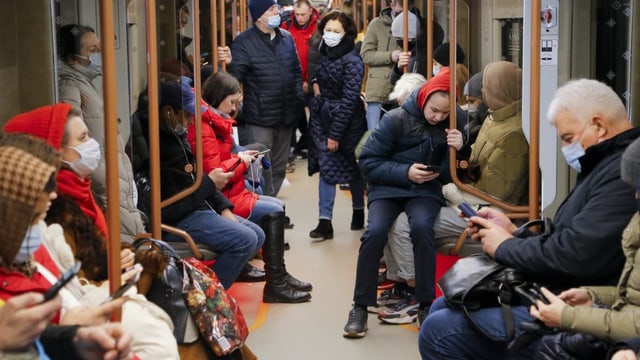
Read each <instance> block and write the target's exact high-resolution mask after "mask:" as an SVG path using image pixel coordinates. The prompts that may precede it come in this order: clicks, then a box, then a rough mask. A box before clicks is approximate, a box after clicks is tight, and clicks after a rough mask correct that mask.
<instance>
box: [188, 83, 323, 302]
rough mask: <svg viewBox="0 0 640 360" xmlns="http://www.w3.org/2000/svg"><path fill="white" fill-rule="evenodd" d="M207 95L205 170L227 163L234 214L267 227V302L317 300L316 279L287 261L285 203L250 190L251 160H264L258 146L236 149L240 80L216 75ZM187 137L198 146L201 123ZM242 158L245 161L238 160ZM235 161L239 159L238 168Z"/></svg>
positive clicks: (264, 250) (227, 192) (206, 88)
mask: <svg viewBox="0 0 640 360" xmlns="http://www.w3.org/2000/svg"><path fill="white" fill-rule="evenodd" d="M202 98H203V100H204V101H206V102H207V104H209V107H208V108H207V109H206V110H205V111H204V112H203V114H202V148H203V150H202V153H203V164H204V165H203V166H204V171H205V172H208V171H212V170H213V169H216V168H222V169H223V170H224V171H225V172H227V171H233V176H232V177H231V179H230V180H229V182H228V183H227V185H226V186H225V187H224V188H223V189H222V193H223V194H224V195H225V196H226V197H227V198H228V199H229V200H230V201H231V202H232V203H233V213H234V214H236V215H238V216H241V217H244V218H246V219H248V220H249V221H251V222H253V223H255V224H258V225H260V226H261V227H262V229H263V230H264V232H265V235H266V239H265V242H264V245H263V246H262V257H263V260H264V262H265V272H266V282H267V283H266V284H265V287H264V292H263V301H264V302H267V303H274V302H281V303H299V302H305V301H308V300H310V299H311V294H309V291H311V289H312V285H311V284H310V283H307V282H304V281H300V280H298V279H296V278H294V277H293V276H291V274H289V272H288V271H287V269H286V266H285V264H284V229H285V211H284V207H285V206H284V202H283V201H282V200H280V199H278V198H275V197H272V196H266V195H259V194H257V193H255V192H252V191H249V190H247V188H246V187H245V183H244V174H245V172H246V171H247V169H249V170H250V169H251V164H252V163H253V162H256V161H260V159H259V158H258V156H257V154H258V151H256V150H247V151H244V152H239V153H237V154H233V153H232V149H233V148H234V141H233V137H232V132H233V129H232V126H233V123H234V120H233V119H232V117H231V115H232V114H233V113H234V112H236V111H237V110H238V105H239V103H240V100H241V98H242V92H241V87H240V83H239V82H238V80H236V78H234V77H233V76H231V75H229V74H227V73H225V72H217V73H215V74H213V75H211V76H210V77H209V78H208V79H207V80H206V81H205V83H204V85H203V89H202ZM187 140H188V141H189V143H190V144H191V147H192V148H195V140H196V139H195V125H194V124H191V125H190V126H189V128H188V129H187ZM238 159H241V160H242V161H241V162H238ZM234 164H239V165H237V167H235V169H233V170H232V168H233V166H234Z"/></svg>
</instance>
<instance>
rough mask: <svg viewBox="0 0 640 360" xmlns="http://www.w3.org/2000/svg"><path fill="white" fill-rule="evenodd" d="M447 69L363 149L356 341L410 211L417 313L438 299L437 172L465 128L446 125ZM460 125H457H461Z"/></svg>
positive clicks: (351, 325) (353, 319)
mask: <svg viewBox="0 0 640 360" xmlns="http://www.w3.org/2000/svg"><path fill="white" fill-rule="evenodd" d="M449 87H450V84H449V69H448V68H445V69H443V70H442V71H441V73H440V74H439V75H438V76H436V77H434V78H432V79H431V80H430V81H429V82H427V83H426V84H425V85H424V86H422V87H421V88H420V90H418V91H417V92H414V93H413V94H412V95H411V96H410V97H409V99H407V101H405V103H404V104H403V106H402V108H398V109H395V110H393V111H391V112H389V113H387V114H385V115H384V117H383V118H382V120H381V121H380V124H378V126H377V127H376V128H375V129H374V130H373V131H372V133H371V136H369V138H368V139H367V141H366V142H365V144H364V147H363V149H362V153H361V154H360V159H359V161H360V168H361V170H362V172H363V175H364V176H365V178H366V179H367V181H368V183H369V196H368V201H369V204H368V206H369V212H368V217H367V230H366V231H365V233H364V234H363V235H362V243H361V245H360V251H359V253H358V265H357V270H356V283H355V289H354V296H353V300H354V304H353V308H352V309H351V311H350V312H349V319H348V321H347V324H346V325H345V327H344V333H343V336H345V337H348V338H361V337H363V336H364V335H365V333H366V331H367V306H374V305H375V304H376V282H377V275H378V265H379V262H380V258H381V257H382V254H383V250H384V246H385V245H386V243H387V233H388V232H389V229H390V228H391V224H392V223H393V221H394V220H395V219H396V217H397V216H398V214H400V213H401V212H402V211H406V212H407V216H408V217H409V224H410V228H411V240H412V242H413V245H414V262H415V266H416V294H415V296H416V300H417V302H419V303H420V305H419V306H420V308H419V310H418V311H422V312H425V313H426V312H427V311H428V309H429V306H430V305H431V302H432V301H433V299H434V297H435V288H434V285H435V257H436V252H435V251H436V249H435V239H434V237H433V223H434V222H435V220H436V217H437V216H438V212H439V211H440V207H441V206H442V205H444V199H443V198H442V193H441V192H440V187H441V186H442V184H441V182H440V178H439V176H440V173H439V172H438V171H433V170H430V168H429V166H430V165H432V166H438V167H439V168H440V167H441V168H442V169H443V170H442V171H444V169H446V168H447V167H446V164H445V163H446V162H447V160H448V156H447V154H448V150H449V146H453V147H455V148H456V149H460V148H462V145H463V140H462V133H461V132H460V131H459V130H458V129H448V122H447V121H446V120H447V119H448V117H449ZM460 128H462V126H460Z"/></svg>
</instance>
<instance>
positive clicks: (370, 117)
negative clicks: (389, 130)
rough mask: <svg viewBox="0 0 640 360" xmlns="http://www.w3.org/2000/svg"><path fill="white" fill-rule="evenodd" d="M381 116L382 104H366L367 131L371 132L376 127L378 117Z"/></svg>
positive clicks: (378, 120)
mask: <svg viewBox="0 0 640 360" xmlns="http://www.w3.org/2000/svg"><path fill="white" fill-rule="evenodd" d="M381 114H382V103H379V102H368V103H367V129H368V130H373V129H375V128H376V126H378V123H379V122H380V117H381V116H380V115H381Z"/></svg>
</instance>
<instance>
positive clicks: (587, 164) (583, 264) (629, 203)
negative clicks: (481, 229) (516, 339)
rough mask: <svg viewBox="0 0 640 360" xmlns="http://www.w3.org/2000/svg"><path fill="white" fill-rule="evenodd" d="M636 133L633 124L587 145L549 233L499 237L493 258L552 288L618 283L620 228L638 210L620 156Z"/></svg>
mask: <svg viewBox="0 0 640 360" xmlns="http://www.w3.org/2000/svg"><path fill="white" fill-rule="evenodd" d="M638 136H640V129H631V130H627V131H625V132H623V133H622V134H619V135H617V136H615V137H613V138H612V139H609V140H607V141H604V142H601V143H599V144H596V145H593V146H591V147H590V148H588V149H587V151H586V154H585V155H584V156H582V157H581V158H580V163H581V167H582V172H581V173H580V175H579V177H578V183H577V184H576V186H575V188H574V189H573V190H572V191H571V193H570V194H569V196H568V197H567V198H566V199H565V200H564V202H563V203H562V204H561V205H560V208H559V209H558V211H557V212H556V215H555V217H554V218H553V227H554V229H553V232H552V233H551V234H548V235H536V236H529V237H525V238H513V239H510V240H507V241H505V242H503V243H502V244H500V246H498V249H497V250H496V253H495V259H496V261H498V262H499V263H501V264H505V265H507V266H511V267H513V268H516V269H519V270H522V271H524V272H526V273H527V274H528V275H529V276H531V277H532V278H533V279H534V280H538V281H540V282H543V283H546V284H549V285H551V286H552V287H553V288H556V289H567V288H571V287H576V286H581V285H616V283H617V282H618V278H619V277H620V273H621V272H622V267H623V265H624V261H625V258H624V255H623V253H622V245H621V239H622V231H623V230H624V228H625V227H626V226H627V224H628V223H629V220H631V217H632V216H633V214H634V213H635V212H636V211H637V207H636V200H635V199H634V189H633V188H632V187H631V186H629V185H627V184H625V183H623V182H622V180H621V179H620V160H621V158H622V153H623V152H624V150H625V148H626V147H627V145H629V143H631V142H632V141H633V140H634V139H636V138H637V137H638Z"/></svg>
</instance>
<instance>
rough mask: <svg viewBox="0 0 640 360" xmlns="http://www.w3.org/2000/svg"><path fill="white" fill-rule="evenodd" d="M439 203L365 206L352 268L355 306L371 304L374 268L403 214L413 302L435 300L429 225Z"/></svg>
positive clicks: (422, 200) (418, 200)
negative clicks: (412, 272)
mask: <svg viewBox="0 0 640 360" xmlns="http://www.w3.org/2000/svg"><path fill="white" fill-rule="evenodd" d="M440 207H441V206H440V203H439V202H438V201H437V200H435V199H432V198H428V197H419V198H398V199H378V200H374V201H371V202H370V203H369V208H368V209H369V212H368V217H367V230H366V231H365V232H364V234H363V235H362V243H361V244H360V251H359V253H358V265H357V269H356V286H355V290H354V294H353V301H354V302H355V303H356V304H358V305H367V306H371V305H375V304H376V290H377V283H378V267H379V265H380V258H381V257H382V255H383V250H384V247H385V245H386V244H387V233H388V232H389V229H390V228H391V225H392V224H393V221H394V220H395V219H396V217H398V215H399V214H400V213H401V212H402V211H405V212H406V213H407V216H408V218H409V227H410V228H411V242H412V243H413V259H414V263H415V268H416V279H415V280H416V289H415V291H416V293H415V295H416V299H417V300H418V301H419V302H421V303H431V302H432V301H433V299H434V297H435V288H434V286H435V284H434V283H435V274H436V245H435V237H434V235H433V224H434V223H435V221H436V218H437V217H438V213H439V212H440Z"/></svg>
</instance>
